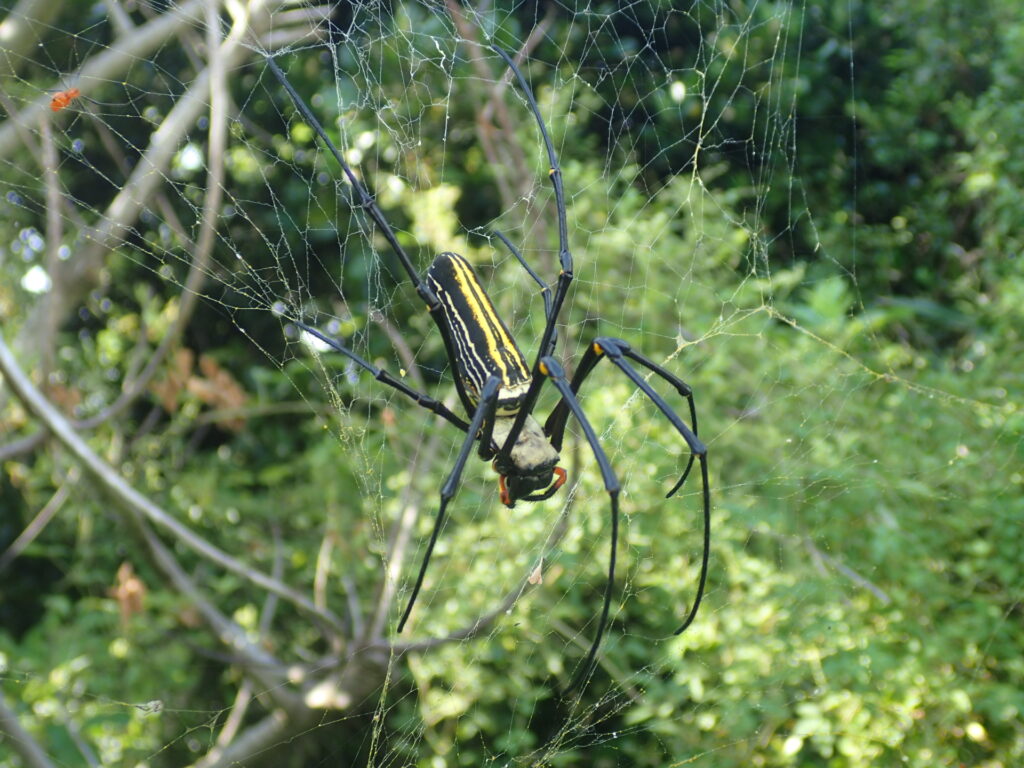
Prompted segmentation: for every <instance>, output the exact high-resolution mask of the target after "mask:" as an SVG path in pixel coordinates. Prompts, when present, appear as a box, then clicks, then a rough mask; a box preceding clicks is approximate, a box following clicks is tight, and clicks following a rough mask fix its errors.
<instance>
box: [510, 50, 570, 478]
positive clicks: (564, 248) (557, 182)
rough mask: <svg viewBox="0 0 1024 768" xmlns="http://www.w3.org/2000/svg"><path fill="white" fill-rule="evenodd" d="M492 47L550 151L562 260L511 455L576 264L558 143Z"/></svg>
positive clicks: (515, 72)
mask: <svg viewBox="0 0 1024 768" xmlns="http://www.w3.org/2000/svg"><path fill="white" fill-rule="evenodd" d="M491 48H492V49H493V50H494V52H495V53H497V54H498V55H499V56H500V57H501V58H502V60H503V61H504V62H505V64H506V65H507V66H508V68H509V69H510V70H511V71H512V74H513V75H514V76H515V77H516V79H517V80H518V81H519V87H520V88H521V89H522V91H523V94H524V95H525V96H526V101H527V103H528V104H529V105H530V111H531V112H533V117H534V119H535V120H536V121H537V127H538V128H539V129H540V135H541V138H542V139H543V140H544V148H545V149H546V150H547V153H548V164H549V166H550V167H549V170H548V177H549V178H550V179H551V186H552V187H553V188H554V191H555V208H556V210H557V213H558V262H559V266H560V271H559V273H558V284H557V285H556V286H555V295H554V297H553V298H552V300H551V306H550V307H549V308H547V322H546V323H545V324H544V333H543V334H542V335H541V341H540V345H539V346H538V347H537V359H536V361H535V362H534V364H533V370H532V372H531V378H532V381H531V383H530V388H529V389H528V390H527V392H526V395H525V396H524V398H523V402H522V404H521V405H520V408H519V414H518V415H517V416H516V420H515V422H513V424H512V429H511V430H510V431H509V433H508V437H507V438H506V439H505V444H504V445H503V446H501V453H502V455H503V456H505V457H506V458H508V456H509V454H510V453H511V451H512V446H514V445H515V444H516V440H518V439H519V433H520V432H522V431H523V425H524V424H525V423H526V417H527V416H529V415H530V414H531V413H533V409H534V407H535V406H536V405H537V397H538V396H539V395H540V389H541V385H542V384H543V382H544V377H543V375H542V372H541V370H540V366H541V361H542V360H543V359H544V358H545V357H547V356H549V355H551V354H553V352H554V349H555V338H556V332H555V324H556V323H557V322H558V315H559V313H560V312H561V311H562V303H563V302H564V301H565V297H566V294H567V293H568V292H569V284H570V283H571V282H572V277H573V272H572V270H573V265H572V254H571V253H570V252H569V228H568V225H567V224H566V213H565V192H564V191H563V189H562V169H561V168H560V167H559V165H558V156H557V155H556V154H555V148H554V145H553V144H552V143H551V137H550V136H549V135H548V129H547V126H545V125H544V118H543V117H541V114H540V108H539V107H538V106H537V100H536V99H535V98H534V97H533V91H532V90H531V88H530V84H529V83H528V82H526V78H525V77H524V76H523V73H522V72H521V71H520V70H519V67H517V66H516V63H515V62H514V61H512V58H511V57H510V56H509V55H508V54H507V53H506V52H505V51H503V50H502V49H501V48H498V47H497V46H494V45H492V46H491Z"/></svg>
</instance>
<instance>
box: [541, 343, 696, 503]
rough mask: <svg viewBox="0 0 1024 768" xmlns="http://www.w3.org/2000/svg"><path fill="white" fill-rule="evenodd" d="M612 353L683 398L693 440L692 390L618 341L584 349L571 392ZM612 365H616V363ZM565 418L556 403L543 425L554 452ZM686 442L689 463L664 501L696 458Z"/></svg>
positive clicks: (679, 485)
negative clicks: (624, 358)
mask: <svg viewBox="0 0 1024 768" xmlns="http://www.w3.org/2000/svg"><path fill="white" fill-rule="evenodd" d="M595 345H596V346H595ZM616 351H617V352H618V354H619V355H625V356H626V357H628V358H630V359H631V360H634V361H636V362H637V363H639V364H640V365H642V366H644V367H645V368H647V369H649V370H650V371H651V372H653V373H654V374H656V375H658V376H660V377H661V378H663V379H664V380H665V381H667V382H668V383H669V384H671V385H672V386H673V387H674V388H675V390H676V392H678V393H679V394H680V395H681V396H682V397H685V398H686V402H687V404H688V405H689V407H690V431H691V433H692V435H693V437H697V408H696V406H695V405H694V402H693V390H692V389H691V388H690V386H689V385H688V384H687V383H686V382H685V381H683V380H682V379H680V378H679V377H678V376H676V375H675V374H673V373H671V372H670V371H667V370H666V369H664V368H662V367H661V366H660V365H658V364H657V363H655V362H654V361H653V360H651V359H649V358H648V357H646V356H645V355H642V354H640V353H639V352H636V351H634V350H633V349H632V348H631V347H630V346H629V344H628V343H626V342H625V341H623V340H622V339H613V338H606V337H600V338H597V339H594V342H593V343H592V344H591V345H590V346H589V347H587V351H586V352H585V353H584V355H583V358H582V359H581V360H580V364H579V367H577V369H576V373H575V375H574V376H573V377H572V391H573V392H579V390H580V387H581V386H582V385H583V381H584V380H585V379H586V378H587V376H589V375H590V372H591V371H592V370H593V369H594V366H596V365H597V363H598V362H599V361H600V360H601V358H602V357H604V356H605V354H607V355H608V356H609V357H611V358H613V361H614V359H615V358H616V354H614V353H615V352H616ZM619 359H620V360H621V357H619ZM615 364H616V365H619V364H618V363H615ZM619 367H620V368H621V366H619ZM627 375H628V374H627ZM645 394H646V392H645ZM568 417H569V411H568V409H567V407H566V404H565V403H564V402H559V403H558V404H557V405H556V406H555V408H554V410H552V411H551V414H550V415H549V416H548V420H547V421H546V422H545V424H544V433H545V434H546V435H548V436H549V437H550V438H551V445H553V446H554V448H555V450H557V451H560V450H561V449H562V438H563V436H564V433H565V424H566V420H567V419H568ZM683 437H684V439H686V435H685V434H684V435H683ZM686 440H687V444H688V445H690V448H691V453H690V459H689V461H687V462H686V468H685V469H684V470H683V474H682V476H681V477H680V478H679V480H678V481H677V482H676V484H675V485H674V486H672V490H670V491H669V492H668V493H667V494H665V498H666V499H668V498H671V497H672V496H675V494H676V493H677V492H678V491H679V489H680V488H682V487H683V483H685V482H686V478H687V477H689V476H690V470H691V469H693V462H694V460H695V459H696V458H697V451H694V450H692V449H693V444H692V443H690V441H689V439H686ZM698 444H699V441H698Z"/></svg>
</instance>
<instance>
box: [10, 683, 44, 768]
mask: <svg viewBox="0 0 1024 768" xmlns="http://www.w3.org/2000/svg"><path fill="white" fill-rule="evenodd" d="M0 736H3V737H4V738H3V741H5V742H6V743H8V744H10V746H11V749H13V750H14V751H15V752H16V753H18V754H19V755H20V756H21V759H22V760H24V761H25V765H26V766H28V768H57V764H56V763H54V762H53V761H52V760H50V757H49V756H48V755H47V754H46V752H44V751H43V748H42V747H41V746H39V742H37V741H36V740H35V739H33V738H32V735H31V734H30V733H29V732H28V731H26V730H25V729H24V728H22V726H21V723H20V722H19V721H18V716H17V715H16V714H15V713H14V710H12V709H11V708H10V707H8V706H7V702H6V701H5V700H4V694H3V691H0Z"/></svg>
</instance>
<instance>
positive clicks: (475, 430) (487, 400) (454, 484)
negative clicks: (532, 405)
mask: <svg viewBox="0 0 1024 768" xmlns="http://www.w3.org/2000/svg"><path fill="white" fill-rule="evenodd" d="M500 387H501V379H499V378H498V377H497V376H490V377H488V379H487V381H486V383H485V384H484V386H483V389H481V391H480V402H479V403H478V404H477V406H476V411H475V412H474V413H473V420H472V421H471V422H470V424H469V429H468V430H467V432H466V439H465V440H463V441H462V449H461V450H460V451H459V456H458V458H457V459H456V460H455V466H454V467H453V468H452V471H451V474H449V475H448V479H447V480H445V482H444V485H442V486H441V504H440V505H439V506H438V509H437V518H436V519H435V520H434V532H433V533H432V534H431V535H430V541H429V542H428V543H427V551H426V554H424V555H423V563H422V565H420V572H419V575H418V576H417V577H416V585H415V586H414V587H413V588H412V595H410V596H409V604H408V605H406V607H405V613H403V614H402V618H401V620H400V621H399V622H398V631H399V632H401V631H402V630H403V629H404V628H405V622H407V621H408V620H409V614H410V613H412V607H413V605H414V604H415V603H416V598H417V597H418V596H419V594H420V588H421V587H422V586H423V577H424V576H426V574H427V566H428V565H430V556H431V555H432V554H433V552H434V545H435V544H437V537H438V534H440V533H441V526H442V525H443V524H444V513H445V510H446V509H447V508H448V504H449V502H451V500H452V499H453V498H455V492H456V491H457V490H458V488H459V481H460V480H461V479H462V470H464V469H465V468H466V461H467V460H468V459H469V454H470V452H471V451H472V450H473V442H474V441H475V440H476V439H477V435H478V434H479V433H480V431H481V429H483V427H484V424H485V423H487V422H493V421H494V413H495V409H496V408H497V405H498V392H499V389H500Z"/></svg>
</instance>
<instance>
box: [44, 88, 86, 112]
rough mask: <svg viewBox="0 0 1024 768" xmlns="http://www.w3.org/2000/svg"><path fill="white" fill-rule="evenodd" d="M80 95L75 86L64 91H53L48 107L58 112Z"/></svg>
mask: <svg viewBox="0 0 1024 768" xmlns="http://www.w3.org/2000/svg"><path fill="white" fill-rule="evenodd" d="M81 95H82V92H81V91H80V90H78V89H77V88H68V89H67V90H66V91H61V92H60V93H55V94H54V95H53V98H52V99H50V109H52V110H53V111H54V112H60V111H61V110H62V109H64V107H66V106H67V105H68V104H70V103H71V102H72V101H74V100H75V99H77V98H78V97H79V96H81Z"/></svg>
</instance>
